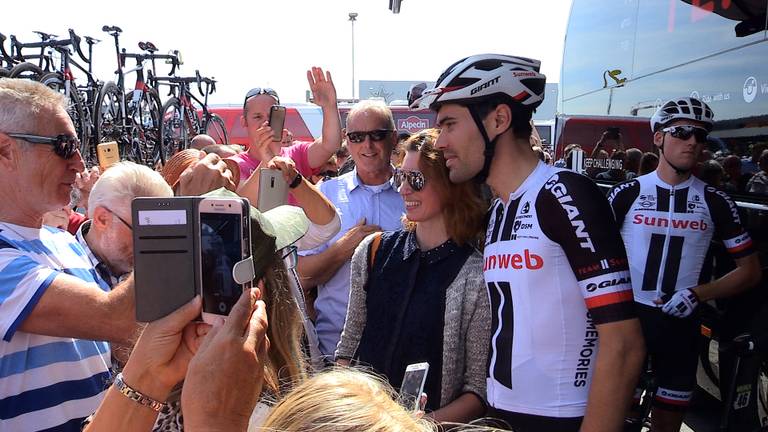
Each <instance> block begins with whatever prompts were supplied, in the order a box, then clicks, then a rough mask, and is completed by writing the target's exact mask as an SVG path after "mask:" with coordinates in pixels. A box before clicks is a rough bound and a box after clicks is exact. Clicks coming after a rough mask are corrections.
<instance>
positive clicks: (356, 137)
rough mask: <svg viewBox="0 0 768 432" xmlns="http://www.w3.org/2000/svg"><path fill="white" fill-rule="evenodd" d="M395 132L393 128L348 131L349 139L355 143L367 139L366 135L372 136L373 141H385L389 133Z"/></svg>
mask: <svg viewBox="0 0 768 432" xmlns="http://www.w3.org/2000/svg"><path fill="white" fill-rule="evenodd" d="M392 132H394V131H393V130H391V129H376V130H372V131H360V132H347V139H348V140H349V142H351V143H354V144H360V143H361V142H363V141H365V137H366V136H369V137H371V141H383V140H384V139H386V138H387V137H388V136H389V134H391V133H392Z"/></svg>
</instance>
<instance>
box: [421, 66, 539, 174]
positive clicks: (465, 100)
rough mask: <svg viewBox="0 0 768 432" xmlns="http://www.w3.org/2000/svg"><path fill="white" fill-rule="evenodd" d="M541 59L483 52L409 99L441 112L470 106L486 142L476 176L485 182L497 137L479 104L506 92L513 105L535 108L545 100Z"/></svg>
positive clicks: (451, 68)
mask: <svg viewBox="0 0 768 432" xmlns="http://www.w3.org/2000/svg"><path fill="white" fill-rule="evenodd" d="M540 67H541V62H540V61H539V60H533V59H529V58H525V57H515V56H508V55H502V54H480V55H474V56H471V57H467V58H464V59H461V60H459V61H457V62H456V63H454V64H452V65H451V66H450V67H448V69H446V70H445V72H443V73H442V74H441V75H440V77H439V78H438V79H437V82H436V83H435V87H433V88H431V89H427V90H424V92H423V93H422V95H421V97H420V98H418V99H416V100H414V101H412V102H411V101H409V102H411V103H410V106H411V109H426V108H429V109H431V110H433V111H437V110H438V108H439V107H440V105H441V104H444V103H456V104H460V105H463V106H466V107H467V108H468V109H469V112H470V114H471V115H472V118H473V119H474V121H475V124H476V125H477V128H478V129H479V130H480V134H481V135H482V136H483V140H484V141H485V152H484V156H485V163H484V165H483V169H482V170H481V171H480V172H479V173H478V174H477V175H476V176H475V179H476V180H477V181H478V182H484V181H485V179H486V178H487V177H488V172H489V170H490V168H491V161H492V160H493V155H494V153H495V149H496V139H497V138H498V137H495V138H494V139H493V140H490V139H489V138H488V133H487V131H486V130H485V127H484V126H483V122H482V119H481V118H480V113H479V112H478V110H477V107H476V105H477V104H479V103H482V102H484V101H486V100H488V99H490V98H491V97H494V96H498V95H502V96H504V97H505V99H507V100H508V103H509V104H510V105H514V106H517V107H519V108H523V109H525V110H529V111H531V112H533V111H535V110H536V108H537V107H538V106H539V105H541V103H542V101H544V92H545V88H546V80H547V78H546V77H545V76H544V75H543V74H541V73H540V72H539V69H540Z"/></svg>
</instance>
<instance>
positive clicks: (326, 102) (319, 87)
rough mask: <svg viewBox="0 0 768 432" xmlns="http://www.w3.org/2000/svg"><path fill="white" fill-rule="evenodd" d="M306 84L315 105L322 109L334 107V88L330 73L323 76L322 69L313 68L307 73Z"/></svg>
mask: <svg viewBox="0 0 768 432" xmlns="http://www.w3.org/2000/svg"><path fill="white" fill-rule="evenodd" d="M307 82H308V83H309V89H310V90H311V91H312V97H313V98H314V102H315V104H316V105H319V106H320V107H323V108H325V107H328V106H335V105H336V87H335V86H334V85H333V80H332V79H331V73H330V72H328V71H326V72H325V74H323V69H322V68H319V67H314V66H313V67H312V70H308V71H307Z"/></svg>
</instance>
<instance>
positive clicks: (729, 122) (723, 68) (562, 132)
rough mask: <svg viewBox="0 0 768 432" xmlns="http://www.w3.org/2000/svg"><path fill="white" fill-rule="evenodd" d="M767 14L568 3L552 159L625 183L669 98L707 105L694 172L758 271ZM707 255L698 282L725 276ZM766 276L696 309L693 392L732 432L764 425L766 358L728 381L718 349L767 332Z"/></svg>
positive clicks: (738, 7)
mask: <svg viewBox="0 0 768 432" xmlns="http://www.w3.org/2000/svg"><path fill="white" fill-rule="evenodd" d="M767 11H768V1H767V0H741V1H740V0H618V1H617V0H574V1H573V3H572V6H571V13H570V18H569V21H568V27H567V33H566V38H565V45H564V52H563V62H562V73H561V82H560V94H559V100H558V115H557V117H556V126H555V136H554V138H553V140H554V153H555V154H554V157H555V159H560V161H559V162H560V163H562V164H563V165H571V166H573V167H575V168H576V169H578V170H579V171H582V172H584V173H585V174H587V175H590V176H592V177H593V178H595V177H597V178H598V179H599V180H597V181H598V184H601V185H603V186H609V185H610V184H612V183H615V182H617V181H622V180H624V179H625V178H627V173H626V171H627V169H626V168H629V169H632V170H633V171H637V169H638V168H637V166H636V165H634V162H633V165H632V166H631V167H629V166H627V165H629V160H628V159H627V152H626V151H627V150H629V149H630V148H636V149H638V150H640V151H641V152H643V153H644V155H643V161H644V162H645V159H646V158H647V160H648V161H650V163H651V164H652V162H653V153H654V149H653V146H652V134H651V130H650V126H649V118H650V116H651V115H652V114H653V112H654V111H655V110H656V108H658V107H659V106H660V105H661V104H662V103H663V102H664V101H666V100H668V99H671V98H674V97H680V96H693V97H697V98H699V99H701V100H703V101H704V102H706V103H707V104H709V105H710V106H711V107H712V109H713V111H714V113H715V120H716V124H715V128H714V131H713V132H712V134H711V137H710V140H709V142H708V151H706V152H703V153H704V156H703V157H702V160H701V163H700V164H699V166H698V171H697V175H699V177H700V178H702V179H705V181H707V182H708V183H710V184H712V185H714V186H716V187H720V188H723V189H725V190H727V191H729V193H730V194H731V195H732V196H733V197H734V198H735V199H736V201H737V204H738V205H739V211H740V213H741V216H742V222H744V223H745V224H746V225H747V228H748V230H749V231H750V233H751V235H752V238H753V239H755V240H757V242H758V244H760V245H761V247H760V259H761V263H762V264H763V266H764V269H765V268H766V267H765V266H766V264H768V257H767V256H766V251H768V247H766V245H767V244H768V226H766V222H767V221H768V205H766V204H768V201H766V197H765V196H764V195H763V194H761V193H750V190H751V191H753V192H756V191H758V188H755V187H753V185H752V184H749V183H748V182H749V180H750V178H751V176H752V172H754V171H757V172H758V173H759V172H760V171H761V170H762V168H761V167H760V166H758V165H757V164H756V162H757V160H758V158H759V156H760V153H761V152H762V150H763V149H766V148H768V147H766V144H768V38H767V37H768V35H767V33H766V30H767V29H766V12H767ZM632 153H635V154H637V151H632ZM649 154H650V155H649ZM753 154H754V155H753ZM577 156H578V157H577ZM753 156H754V157H753ZM625 162H627V163H626V164H625ZM767 165H768V164H767ZM649 166H652V165H649ZM723 167H725V168H723ZM764 168H765V169H768V167H764ZM748 184H749V186H748ZM710 256H711V257H712V259H711V260H709V261H708V263H709V265H708V266H707V268H706V269H705V270H706V271H704V272H703V273H704V274H706V277H712V275H715V276H718V275H722V274H724V273H725V272H727V271H729V270H730V269H731V268H733V265H734V264H733V262H732V260H730V258H729V257H728V256H727V254H725V253H723V248H722V245H717V244H714V243H713V245H712V247H711V248H710ZM763 275H764V277H763V280H762V281H761V283H760V285H759V286H757V287H756V288H754V289H752V290H750V291H749V292H748V293H746V294H744V295H741V296H739V297H737V298H733V299H729V300H727V301H718V302H712V303H711V304H708V305H706V306H707V307H706V308H704V309H705V310H704V311H702V312H703V317H702V349H701V355H700V361H701V362H700V364H701V366H700V371H699V385H700V387H701V388H703V389H704V390H705V391H706V392H707V393H710V394H711V395H713V396H715V397H717V398H720V399H721V400H725V401H728V402H729V403H730V404H731V405H732V408H733V409H732V411H731V415H730V416H729V417H730V418H729V419H728V421H729V422H730V423H731V424H730V426H729V430H739V431H751V430H754V429H755V428H756V427H758V426H766V424H768V416H767V415H766V404H767V402H766V400H767V399H768V397H766V388H768V384H767V380H768V378H766V363H765V361H764V360H763V359H762V358H761V357H760V356H751V357H746V358H739V363H740V364H739V367H738V370H739V374H738V375H737V376H736V377H737V379H735V380H734V379H733V371H734V370H736V369H737V368H736V366H735V365H736V356H735V355H731V354H730V353H729V352H728V351H726V350H723V349H722V348H723V347H724V346H726V345H727V344H728V343H729V342H730V341H732V340H733V339H734V337H736V336H737V335H739V334H742V333H745V332H750V333H751V334H753V336H762V337H764V336H765V335H766V330H765V328H766V327H768V325H767V323H768V312H767V311H768V309H766V307H765V305H766V298H765V297H766V292H768V286H766V285H768V279H766V277H765V275H766V272H765V270H764V271H763Z"/></svg>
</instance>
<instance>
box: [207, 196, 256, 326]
mask: <svg viewBox="0 0 768 432" xmlns="http://www.w3.org/2000/svg"><path fill="white" fill-rule="evenodd" d="M248 208H249V205H248V201H247V200H244V199H236V198H235V199H233V198H204V199H202V200H201V201H200V203H199V205H198V211H199V214H200V243H199V244H200V279H201V280H200V282H201V283H200V290H201V292H202V296H203V314H202V317H203V321H205V322H207V323H209V324H211V323H213V321H214V320H215V319H216V316H227V315H229V312H230V311H231V310H232V307H233V306H234V305H235V303H237V300H238V299H239V298H240V295H241V294H242V293H243V289H246V288H250V285H251V284H250V282H249V283H247V284H245V285H240V284H238V283H237V282H235V280H234V277H233V276H232V268H233V267H234V265H235V264H237V263H238V262H240V261H242V260H243V259H245V258H247V257H248V256H249V255H250V254H251V252H250V249H251V242H250V225H249V220H250V219H249V218H250V215H249V211H248Z"/></svg>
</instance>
